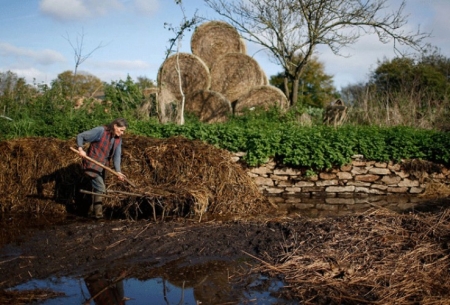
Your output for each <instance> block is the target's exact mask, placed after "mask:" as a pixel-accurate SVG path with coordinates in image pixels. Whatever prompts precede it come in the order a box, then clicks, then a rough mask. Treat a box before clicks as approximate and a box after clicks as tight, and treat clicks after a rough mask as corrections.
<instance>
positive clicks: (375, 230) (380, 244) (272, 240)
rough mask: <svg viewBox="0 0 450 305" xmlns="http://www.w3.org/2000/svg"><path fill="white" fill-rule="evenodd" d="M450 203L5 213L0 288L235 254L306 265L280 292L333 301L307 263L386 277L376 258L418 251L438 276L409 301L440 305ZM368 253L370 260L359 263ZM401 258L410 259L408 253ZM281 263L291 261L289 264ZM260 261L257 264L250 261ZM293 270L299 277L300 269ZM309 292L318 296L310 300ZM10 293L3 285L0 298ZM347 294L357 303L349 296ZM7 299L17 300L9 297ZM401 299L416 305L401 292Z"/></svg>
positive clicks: (351, 289)
mask: <svg viewBox="0 0 450 305" xmlns="http://www.w3.org/2000/svg"><path fill="white" fill-rule="evenodd" d="M449 204H450V201H449V199H441V200H434V201H428V202H424V205H423V208H426V209H427V211H426V213H423V212H418V211H420V208H419V207H418V208H417V209H416V210H415V212H414V213H406V214H397V213H393V212H386V213H381V214H380V213H379V211H380V210H378V212H376V211H368V212H367V213H365V214H363V215H349V216H341V217H335V218H322V219H308V218H304V217H302V216H295V217H286V216H285V217H281V216H280V217H278V218H277V217H275V216H272V217H271V219H268V218H265V219H262V218H260V219H252V220H249V219H247V220H239V219H235V220H233V219H228V220H217V219H216V220H209V221H208V220H207V219H204V221H202V222H201V223H199V222H197V221H193V220H189V219H186V218H178V219H176V220H173V221H165V222H158V223H155V222H154V221H153V220H151V221H149V220H139V221H130V220H107V219H105V220H91V219H87V218H84V217H73V218H70V219H61V220H55V219H52V220H51V221H49V219H48V218H44V217H40V218H31V219H30V218H25V217H19V216H15V217H9V218H5V219H3V220H2V226H1V242H2V248H1V250H0V257H1V260H0V288H1V289H6V288H10V287H14V286H15V285H17V284H20V283H24V282H27V281H29V280H30V279H46V278H49V277H50V276H70V277H85V276H86V275H88V274H90V273H91V272H92V270H98V272H100V273H108V274H109V276H111V277H115V278H120V277H122V278H123V277H128V278H131V277H133V278H138V279H148V278H151V276H155V275H157V276H158V275H159V276H161V275H162V274H163V273H164V268H163V267H164V266H167V265H168V264H172V263H174V262H177V261H178V262H179V261H183V262H184V264H185V265H188V266H193V265H196V264H205V263H208V262H212V261H218V260H219V261H238V260H241V261H247V262H248V263H252V266H254V268H253V271H254V272H263V273H268V272H269V273H275V274H276V273H280V272H282V273H284V275H283V274H278V275H274V276H279V277H280V278H283V277H285V276H287V275H289V274H290V273H292V272H296V271H298V270H302V272H303V271H304V274H306V275H307V277H308V278H305V279H303V280H302V281H303V284H298V283H296V284H295V285H292V287H291V290H287V291H285V296H290V297H292V298H294V299H296V300H302V296H303V297H305V298H306V297H307V298H308V299H310V300H312V301H311V302H310V303H308V304H321V303H323V302H325V303H323V304H337V303H339V301H338V300H337V299H336V298H335V299H323V294H322V293H323V292H324V291H320V287H327V289H331V290H333V289H332V287H331V284H330V283H328V285H324V283H323V281H324V278H325V276H326V274H327V272H328V271H327V268H328V267H327V266H325V267H324V265H323V264H322V265H321V266H318V267H317V266H316V267H317V268H318V269H317V270H312V269H311V263H314V264H318V263H323V261H325V262H329V263H330V266H331V263H334V264H340V263H341V262H342V263H343V261H344V259H343V258H342V256H346V257H347V258H349V257H350V258H351V257H352V256H353V259H350V263H351V264H358V266H359V269H365V268H369V267H368V265H367V264H369V265H370V268H372V269H373V270H372V272H379V273H380V274H381V273H382V274H383V276H384V274H385V273H386V272H388V273H389V272H392V273H393V272H394V270H388V271H386V270H376V268H375V266H376V265H377V261H378V260H379V261H380V262H381V263H382V265H389V262H393V263H395V265H396V267H395V268H397V269H398V268H399V265H400V263H399V262H401V261H402V260H403V259H405V257H409V258H411V257H415V256H417V255H418V257H417V259H418V260H419V261H420V260H422V261H423V262H422V264H423V265H429V264H433V265H435V267H436V268H438V269H439V270H441V271H440V274H439V281H438V282H431V283H423V282H421V283H420V284H421V285H422V287H423V286H424V285H425V286H426V285H427V284H429V285H430V287H431V290H430V291H428V292H427V293H425V292H424V291H420V292H416V294H417V293H418V294H419V296H417V295H415V298H413V300H419V302H418V303H417V302H416V304H419V303H420V299H422V300H425V298H426V297H428V299H429V300H432V301H433V302H437V303H436V304H448V303H445V300H446V299H448V297H449V292H448V291H449V290H448V289H447V288H448V285H449V284H448V282H449V281H448V279H449V271H448V267H449V259H448V254H449V253H448V249H449V246H450V231H449V230H448V229H449V222H450V216H449V212H448V206H449ZM422 213H423V214H422ZM418 215H425V216H418ZM430 217H431V218H430ZM405 232H409V233H408V234H409V235H408V234H405ZM396 234H398V235H397V236H396ZM356 245H359V246H358V247H359V250H360V252H358V250H355V249H356V248H355V249H352V247H354V246H356ZM420 245H424V248H423V249H421V250H420V252H421V254H414V251H418V250H417V249H418V248H419V246H420ZM424 249H425V250H424ZM394 250H395V251H394ZM423 251H425V252H428V253H423ZM343 253H344V254H345V255H343ZM350 253H352V254H351V255H350ZM358 253H359V254H358ZM368 255H372V256H374V257H370V256H368ZM357 256H360V257H358V258H356V257H357ZM299 257H301V258H302V259H303V260H305V257H307V259H306V261H302V263H301V264H300V263H299V262H298V263H297V265H296V264H295V263H292V262H290V260H291V259H292V258H296V259H297V260H298V259H299ZM364 257H366V258H369V259H370V262H367V261H366V262H364V261H365V259H364ZM262 262H263V263H262ZM405 262H406V263H407V264H415V263H414V262H411V260H408V261H405ZM261 263H262V264H261ZM286 264H287V265H290V266H288V267H286ZM258 266H260V267H259V269H255V268H258ZM410 266H411V265H410ZM305 268H307V269H308V270H304V269H305ZM313 268H315V267H313ZM347 268H350V267H348V266H347ZM442 268H443V269H442ZM374 270H375V271H374ZM442 270H443V271H442ZM329 271H330V272H331V271H332V268H331V269H330V270H329ZM430 271H432V270H430ZM158 272H159V274H158ZM308 272H309V273H308ZM357 272H362V273H364V274H366V272H368V269H367V270H353V271H352V276H353V274H357ZM435 272H436V271H433V272H432V274H435ZM337 275H338V276H336V277H332V278H331V279H332V280H333V281H338V282H339V285H344V286H343V287H344V288H343V287H339V288H340V289H344V291H340V294H341V296H342V295H343V296H346V291H345V289H348V291H347V292H348V293H349V294H350V297H349V298H348V299H344V300H346V301H345V302H343V304H362V303H365V302H362V301H364V299H365V297H366V296H370V298H369V299H367V298H366V301H367V303H370V302H375V303H376V301H380V300H381V298H380V297H379V296H377V295H376V294H375V289H373V291H372V294H370V293H368V291H370V290H371V289H368V288H367V287H366V286H364V285H368V284H367V283H364V284H361V285H363V286H364V287H365V288H364V289H362V288H361V287H358V286H357V285H356V284H355V283H353V284H352V285H347V286H346V284H345V283H346V282H345V281H343V279H345V278H346V277H349V276H350V271H349V269H342V270H340V273H339V272H338V273H337ZM409 276H410V277H409V278H408V276H406V275H405V276H404V277H403V278H404V279H406V280H407V281H408V283H414V282H415V281H417V280H422V278H424V274H423V272H422V273H421V274H416V275H414V274H410V275H409ZM417 276H419V277H421V278H419V279H418V278H417ZM442 276H444V278H442ZM415 277H416V278H415ZM291 278H298V275H296V277H291ZM372 278H376V277H372ZM318 280H320V281H322V282H320V283H318V282H316V283H318V284H321V285H317V286H314V283H315V281H318ZM427 280H430V279H427ZM353 281H354V282H355V278H353ZM431 281H433V280H431ZM435 281H436V280H435ZM308 285H309V286H308ZM355 286H356V287H355ZM403 286H405V285H403ZM444 286H445V287H444ZM301 287H309V288H308V292H307V293H305V292H302V291H300V292H299V291H298V290H299V289H301ZM345 287H346V288H345ZM392 289H394V288H393V287H392ZM433 289H434V291H433ZM314 293H315V294H316V296H317V297H318V298H314ZM327 293H330V291H327ZM6 294H7V291H6V290H4V291H3V300H5V297H6ZM331 294H332V292H331ZM321 295H322V297H321ZM8 297H11V296H10V295H8ZM353 298H354V299H355V301H351V300H352V299H353ZM402 298H403V297H402ZM1 301H2V296H0V303H1ZM426 303H427V302H425V301H424V302H423V303H420V304H426ZM8 304H14V302H13V301H11V299H8ZM16 304H19V303H16ZM305 304H306V303H305ZM380 304H381V303H380ZM398 304H415V303H414V302H413V301H411V300H410V299H408V298H404V299H403V300H401V302H399V303H398Z"/></svg>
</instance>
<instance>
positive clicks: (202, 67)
mask: <svg viewBox="0 0 450 305" xmlns="http://www.w3.org/2000/svg"><path fill="white" fill-rule="evenodd" d="M178 71H180V73H178ZM180 77H181V84H182V86H181V88H182V90H183V93H184V95H185V96H186V95H188V94H191V93H194V92H195V91H198V90H202V89H203V90H207V89H209V87H210V85H211V76H210V74H209V69H208V67H207V66H206V64H205V63H204V62H203V61H202V60H201V59H200V58H199V57H198V56H195V55H193V54H188V53H176V54H174V55H171V56H170V57H169V58H167V59H166V60H165V61H164V62H163V64H162V65H161V67H160V68H159V71H158V78H157V79H158V85H159V86H160V87H161V88H165V89H167V90H169V91H170V92H171V93H172V94H173V95H174V96H175V97H176V98H177V99H179V100H181V98H182V94H181V91H180Z"/></svg>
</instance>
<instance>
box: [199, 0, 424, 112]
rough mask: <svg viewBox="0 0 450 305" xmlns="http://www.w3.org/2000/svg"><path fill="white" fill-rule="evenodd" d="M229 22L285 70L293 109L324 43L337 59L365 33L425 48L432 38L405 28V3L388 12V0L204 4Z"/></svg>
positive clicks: (239, 0) (212, 0)
mask: <svg viewBox="0 0 450 305" xmlns="http://www.w3.org/2000/svg"><path fill="white" fill-rule="evenodd" d="M204 2H205V3H206V4H207V5H208V6H209V7H210V8H212V9H213V10H214V11H216V12H217V13H218V14H219V15H221V16H223V17H224V18H225V19H227V20H228V21H229V22H230V24H231V25H233V26H234V27H235V28H236V29H237V30H238V31H239V32H240V33H241V35H243V37H244V38H245V39H247V40H248V41H250V42H254V43H256V44H259V45H261V46H262V47H263V48H264V49H266V50H267V51H268V53H269V56H270V58H271V59H272V60H274V62H275V63H277V64H280V65H281V66H282V68H283V70H284V74H285V78H286V83H287V84H290V86H291V87H292V89H291V91H289V88H288V86H287V85H286V86H285V87H286V88H285V93H286V95H287V96H288V97H289V99H290V101H291V105H294V104H295V102H296V100H297V89H298V80H299V78H300V76H301V74H302V73H303V70H304V68H305V66H306V65H307V64H308V62H309V61H310V59H311V57H312V55H313V54H314V53H315V50H316V48H317V46H319V45H326V46H328V47H329V48H330V50H331V51H332V52H333V53H334V54H336V55H339V56H343V54H342V53H341V50H342V49H343V48H344V47H347V46H349V45H351V44H354V43H356V42H357V41H358V40H359V38H361V37H362V36H364V35H367V34H376V35H377V36H378V39H379V41H380V42H381V43H385V44H386V43H392V44H393V48H394V50H395V51H396V52H398V53H400V54H401V50H400V48H399V47H400V46H405V47H408V48H412V49H414V50H421V49H422V41H423V39H424V38H426V37H429V34H428V33H424V32H422V31H421V30H420V28H418V30H417V31H416V32H408V31H406V30H405V26H406V25H407V17H408V16H407V15H405V14H404V8H405V5H406V0H402V2H401V4H400V6H399V7H398V8H397V9H393V10H390V8H389V6H388V5H387V3H388V0H204Z"/></svg>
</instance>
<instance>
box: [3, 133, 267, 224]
mask: <svg viewBox="0 0 450 305" xmlns="http://www.w3.org/2000/svg"><path fill="white" fill-rule="evenodd" d="M74 144H75V142H74V140H71V141H63V140H58V139H53V138H24V139H18V140H11V141H3V142H1V143H0V155H1V156H0V158H1V159H2V160H4V162H3V166H2V167H1V168H0V198H1V199H0V207H1V211H2V212H33V213H41V212H42V213H43V212H52V213H55V212H62V213H65V212H66V211H67V210H70V211H75V212H82V209H83V208H86V206H87V205H88V204H89V203H90V201H89V200H90V195H89V194H83V193H80V189H84V190H90V185H89V181H88V179H87V178H85V177H84V175H83V171H82V168H81V159H80V157H79V156H78V155H77V154H75V153H74V152H72V151H71V150H70V147H71V146H72V147H73V146H74ZM121 167H122V171H123V173H124V174H125V175H126V176H127V178H128V179H129V180H130V181H132V182H133V183H134V184H135V187H133V186H131V185H130V184H128V183H126V182H121V181H119V180H118V179H116V177H114V175H112V174H110V173H108V174H107V177H106V185H107V194H106V196H108V197H106V198H105V200H104V206H105V208H106V209H107V212H106V215H108V211H110V212H111V213H112V212H114V213H119V214H120V215H122V216H123V215H125V216H126V217H132V218H136V217H153V218H154V219H155V220H156V219H159V218H160V219H163V218H165V217H167V216H182V217H186V216H193V217H198V218H200V220H201V217H202V215H204V214H206V213H207V214H212V215H250V214H258V213H261V212H264V211H266V210H267V209H269V208H270V203H268V200H267V199H266V198H265V197H264V196H263V195H262V194H261V192H260V191H259V190H258V187H257V186H256V184H255V183H254V182H253V180H252V179H251V178H250V177H249V176H248V175H247V173H246V172H245V170H244V169H243V168H242V167H241V166H240V165H239V164H236V163H233V162H232V159H231V154H230V153H229V152H228V151H225V150H222V149H218V148H216V147H214V146H212V145H209V144H205V143H203V142H201V141H197V140H195V141H191V140H188V139H186V138H183V137H173V138H169V139H153V138H147V137H140V136H131V135H127V136H124V142H123V155H122V166H121Z"/></svg>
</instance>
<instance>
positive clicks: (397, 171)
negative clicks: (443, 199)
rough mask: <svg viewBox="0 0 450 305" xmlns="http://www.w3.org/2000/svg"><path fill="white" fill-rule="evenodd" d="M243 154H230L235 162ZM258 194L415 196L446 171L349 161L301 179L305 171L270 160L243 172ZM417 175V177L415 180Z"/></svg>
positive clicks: (283, 199) (447, 175)
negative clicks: (411, 169) (415, 170)
mask: <svg viewBox="0 0 450 305" xmlns="http://www.w3.org/2000/svg"><path fill="white" fill-rule="evenodd" d="M243 155H244V154H240V153H237V154H235V155H234V161H236V162H239V160H240V158H241V157H242V156H243ZM247 173H248V175H250V176H251V177H253V179H254V181H255V183H256V184H257V185H258V186H259V189H260V190H261V192H263V193H264V194H266V195H267V196H268V197H269V198H272V199H273V201H274V202H275V203H288V202H290V201H292V202H294V201H299V199H301V198H316V197H326V198H354V197H369V196H372V195H376V196H378V195H419V194H422V193H423V192H424V191H425V189H426V186H427V183H430V182H435V183H449V180H450V170H448V169H446V168H441V171H440V172H435V173H431V174H428V173H426V172H421V173H420V175H418V174H417V173H416V174H412V173H408V172H405V171H404V170H403V169H402V168H401V165H400V164H395V163H393V162H388V163H387V162H375V161H365V160H364V159H363V156H361V155H357V156H354V157H353V158H352V162H351V164H348V165H345V166H342V167H340V168H335V169H332V170H330V171H326V172H321V173H319V174H317V175H315V176H312V177H305V171H304V170H303V171H302V170H299V169H294V168H289V167H285V166H282V165H279V164H277V163H276V162H274V161H269V162H268V163H266V164H264V165H262V166H260V167H253V168H248V169H247ZM417 176H419V177H417Z"/></svg>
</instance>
